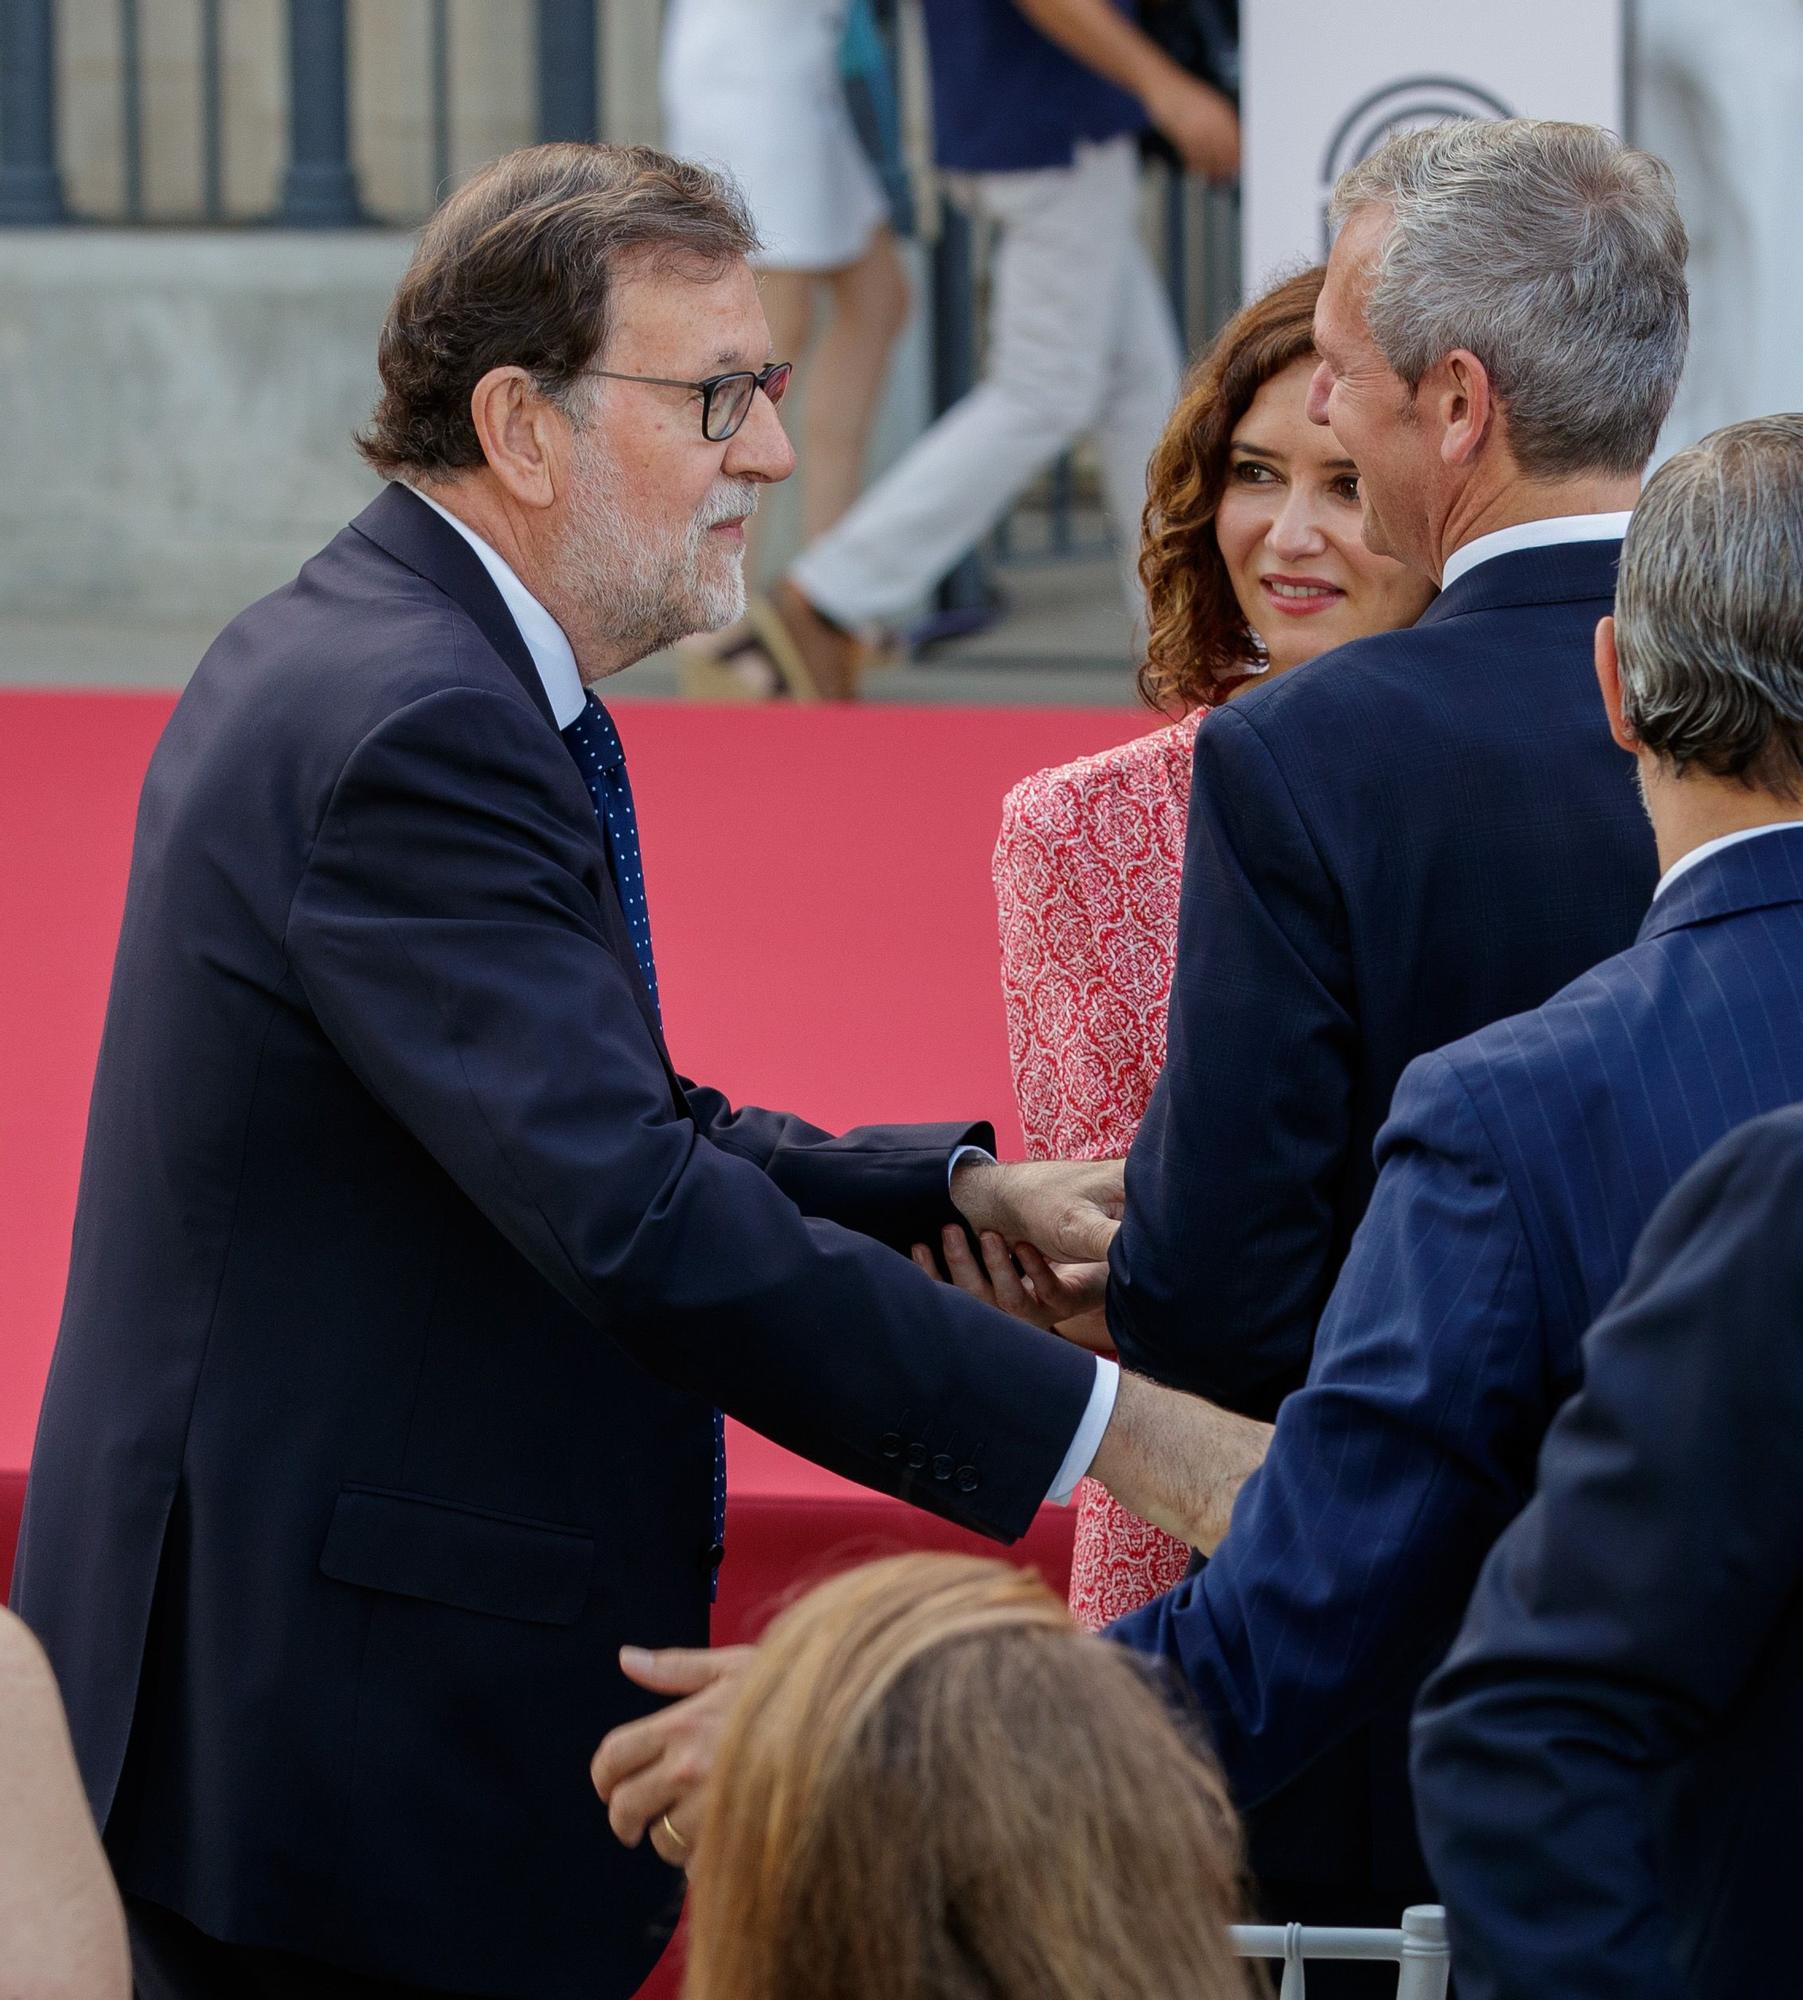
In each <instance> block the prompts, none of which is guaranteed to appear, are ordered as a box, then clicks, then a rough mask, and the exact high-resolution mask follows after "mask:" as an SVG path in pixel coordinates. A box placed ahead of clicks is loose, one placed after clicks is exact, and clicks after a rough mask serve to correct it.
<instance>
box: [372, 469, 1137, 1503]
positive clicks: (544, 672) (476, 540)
mask: <svg viewBox="0 0 1803 2000" xmlns="http://www.w3.org/2000/svg"><path fill="white" fill-rule="evenodd" d="M407 490H408V491H409V492H410V493H412V494H413V495H414V497H415V498H416V499H419V500H423V501H424V502H425V503H426V505H427V506H428V507H430V508H431V510H432V511H433V513H434V514H436V515H437V516H438V517H439V518H440V519H441V520H444V521H448V522H449V523H450V524H451V526H452V527H453V528H455V529H456V530H457V532H458V534H460V535H461V536H462V537H463V539H464V540H465V541H466V542H468V543H469V545H470V547H471V548H472V549H474V550H475V552H476V557H477V560H478V561H479V562H480V563H481V565H482V567H483V568H484V569H485V570H487V572H488V574H489V577H490V578H491V580H492V581H493V583H494V586H495V588H496V589H497V590H498V591H499V592H500V593H501V602H502V603H503V604H505V605H506V606H507V612H508V616H509V617H511V618H512V620H513V622H514V624H515V625H516V626H518V628H519V634H520V637H521V638H522V639H523V640H524V641H525V642H526V650H527V652H529V653H530V654H531V655H532V664H533V665H534V666H535V667H536V668H537V669H538V677H539V679H540V680H541V681H542V682H543V683H544V689H545V698H546V700H548V701H549V702H550V704H551V713H552V715H554V716H555V717H556V719H557V726H558V728H559V729H567V728H569V726H570V724H571V723H572V722H574V721H575V720H576V718H577V717H578V716H579V715H580V714H581V713H582V711H583V709H584V707H585V706H586V705H587V702H588V696H587V695H586V694H585V693H584V692H583V687H582V676H581V674H580V673H579V672H578V671H577V668H576V655H575V653H574V652H573V651H572V650H571V647H570V642H569V640H568V639H567V638H566V637H565V636H564V630H563V627H562V626H561V625H559V624H558V622H557V620H556V619H555V618H553V617H552V616H551V614H550V612H548V611H547V610H546V609H545V607H544V606H543V605H542V604H541V603H539V601H538V599H537V598H536V597H534V596H533V595H532V593H531V591H529V590H528V589H527V588H526V586H525V585H524V584H523V583H522V582H521V581H520V580H519V578H518V577H517V576H515V575H514V573H513V570H512V568H511V567H510V566H509V565H508V563H507V561H506V560H505V558H504V557H503V556H502V555H501V554H500V552H499V551H498V550H497V549H494V548H492V547H491V546H490V545H489V544H488V543H487V542H485V541H484V540H483V539H482V537H481V536H480V535H479V534H477V533H476V531H475V529H474V528H472V527H470V526H468V525H467V523H465V522H463V521H460V520H458V518H457V516H456V515H455V514H453V513H452V512H451V511H450V509H449V508H447V507H441V506H440V505H439V504H438V502H437V501H436V500H434V499H433V498H432V497H431V495H430V494H428V493H421V492H420V490H419V488H418V487H417V486H412V487H409V488H408V489H407ZM966 1153H978V1154H981V1155H982V1157H983V1158H984V1159H988V1158H990V1157H991V1156H990V1155H989V1154H987V1153H984V1152H983V1149H982V1148H981V1147H980V1146H960V1147H958V1148H957V1149H956V1150H955V1151H954V1152H953V1154H952V1157H951V1159H950V1161H949V1162H948V1163H947V1166H946V1180H947V1184H948V1185H949V1184H950V1180H951V1173H952V1169H953V1168H954V1167H956V1166H957V1164H958V1162H959V1161H960V1160H961V1159H962V1158H963V1157H964V1155H965V1154H966ZM1120 1384H1121V1371H1120V1368H1119V1366H1118V1365H1117V1364H1116V1363H1115V1362H1113V1361H1110V1360H1109V1359H1108V1358H1107V1356H1105V1355H1100V1354H1099V1355H1097V1356H1096V1378H1095V1382H1094V1384H1093V1385H1092V1386H1091V1388H1090V1392H1089V1402H1088V1405H1087V1407H1086V1408H1085V1409H1084V1412H1083V1416H1082V1419H1081V1421H1080V1422H1079V1423H1078V1425H1077V1434H1076V1436H1075V1437H1074V1438H1072V1439H1071V1447H1070V1450H1069V1451H1067V1452H1066V1453H1065V1454H1064V1463H1063V1464H1062V1465H1061V1466H1059V1468H1058V1471H1057V1474H1056V1476H1055V1477H1054V1478H1053V1480H1052V1486H1051V1491H1050V1492H1048V1493H1047V1495H1046V1498H1047V1499H1048V1500H1051V1501H1055V1502H1056V1503H1057V1504H1058V1505H1059V1506H1060V1507H1062V1506H1065V1505H1067V1504H1068V1503H1069V1501H1070V1497H1071V1495H1072V1494H1073V1493H1075V1492H1076V1490H1077V1484H1078V1482H1079V1481H1080V1480H1081V1479H1082V1477H1083V1475H1084V1474H1085V1473H1086V1472H1087V1471H1088V1470H1089V1468H1090V1466H1091V1465H1092V1464H1094V1462H1095V1456H1096V1453H1097V1451H1098V1450H1099V1449H1100V1448H1101V1443H1102V1433H1103V1432H1104V1431H1105V1430H1107V1428H1108V1420H1109V1418H1111V1417H1112V1416H1113V1415H1114V1399H1115V1397H1116V1396H1117V1395H1118V1394H1119V1392H1120Z"/></svg>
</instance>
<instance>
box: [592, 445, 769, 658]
mask: <svg viewBox="0 0 1803 2000" xmlns="http://www.w3.org/2000/svg"><path fill="white" fill-rule="evenodd" d="M757 497H758V496H757V488H756V487H755V486H753V485H752V484H751V483H750V482H749V481H746V480H724V481H722V482H720V484H719V485H718V486H717V487H716V488H715V490H714V491H713V492H712V493H711V494H709V496H708V498H707V500H706V501H705V502H704V503H703V504H702V506H701V508H700V509H699V511H698V512H697V513H696V516H695V518H694V520H693V521H691V522H690V523H689V527H688V530H687V532H686V533H685V534H684V535H683V537H682V539H681V541H680V542H678V543H676V544H675V545H674V546H672V545H671V544H670V543H668V542H660V541H657V540H654V539H653V538H652V537H651V536H649V535H647V534H646V533H645V532H644V531H643V530H642V529H640V528H638V527H636V526H635V525H634V524H633V523H632V522H631V521H629V520H628V519H627V516H626V513H625V510H624V509H623V508H622V507H621V506H620V504H619V501H618V500H617V499H616V498H615V497H614V494H613V492H612V491H611V490H610V483H609V482H608V481H606V480H605V479H599V480H596V481H595V482H594V483H593V485H592V486H590V487H588V488H586V489H585V490H584V491H583V493H582V495H581V497H580V499H573V500H572V503H571V509H570V528H569V534H568V536H567V538H566V540H565V543H564V548H563V553H562V556H561V559H560V561H559V564H558V567H559V569H560V570H561V571H562V572H563V579H564V584H565V588H566V590H567V592H568V601H569V602H571V603H573V604H575V605H578V606H580V608H581V611H582V614H583V623H584V625H585V627H586V628H587V629H588V630H589V631H591V632H593V633H595V634H596V635H597V636H598V637H600V638H602V639H603V640H604V641H605V643H606V644H607V645H608V647H609V649H610V650H618V651H621V652H625V653H627V654H629V655H630V657H631V658H632V659H635V660H642V659H643V658H644V657H645V655H646V654H647V653H655V652H657V651H658V650H659V648H660V647H663V646H669V645H673V644H674V643H675V641H676V640H678V639H682V638H686V637H687V636H688V635H689V634H690V633H691V632H717V631H719V630H721V629H722V628H723V627H724V626H727V625H730V624H732V623H733V621H734V620H735V619H737V618H739V617H740V616H742V615H743V613H744V610H745V566H744V562H743V560H742V558H741V557H740V556H739V555H736V554H735V555H734V556H733V557H731V558H728V557H727V556H726V554H725V552H724V551H723V550H721V549H717V548H713V547H710V545H709V542H708V531H709V529H710V528H712V527H713V526H714V525H715V524H716V523H717V522H720V521H723V520H731V519H734V518H736V517H737V516H739V515H741V514H745V513H748V512H750V511H751V510H752V509H753V508H755V507H756V505H757Z"/></svg>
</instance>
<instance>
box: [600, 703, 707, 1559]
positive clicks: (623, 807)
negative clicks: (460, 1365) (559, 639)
mask: <svg viewBox="0 0 1803 2000" xmlns="http://www.w3.org/2000/svg"><path fill="white" fill-rule="evenodd" d="M563 740H564V741H565V742H566V743H567V744H568V745H569V746H570V754H571V756H573V757H574V758H575V759H576V768H577V769H578V770H579V771H580V772H581V773H582V782H583V783H584V784H585V785H587V787H588V795H589V797H590V798H591V799H593V800H594V802H595V816H596V818H597V819H599V820H600V822H601V825H602V829H603V831H604V832H605V833H606V835H607V858H608V862H609V865H610V866H611V867H612V869H613V878H614V888H615V890H616V891H617V892H618V894H619V898H620V908H621V910H622V912H623V913H624V914H625V918H626V929H627V931H628V933H629V934H630V936H631V938H632V955H633V957H634V958H636V959H637V960H638V966H639V973H640V975H641V977H642V978H643V979H644V982H645V987H646V990H647V991H648V992H649V993H650V995H651V1006H652V1010H653V1011H654V1012H655V1013H656V1015H657V1017H658V1019H659V1020H660V1021H661V1020H662V1019H663V1008H662V1006H661V1004H660V1003H659V1001H658V997H657V963H656V961H655V960H654V959H653V958H652V956H651V913H650V911H649V910H648V909H647V908H646V907H645V871H644V868H643V867H642V866H641V864H640V861H639V823H638V819H637V817H636V816H635V814H634V813H633V810H632V786H631V785H630V784H629V783H628V782H627V777H626V752H625V751H624V750H623V749H622V748H621V747H620V732H619V731H618V730H617V729H616V728H615V727H614V719H613V717H612V716H611V715H609V714H608V712H607V710H606V709H604V708H603V707H602V706H601V704H600V703H599V702H598V701H597V700H596V699H595V697H594V696H593V695H592V694H591V695H590V696H589V697H588V704H587V706H586V707H585V708H584V709H583V711H582V713H581V714H580V715H579V716H578V717H577V718H576V720H575V721H574V722H572V723H571V724H570V726H569V728H567V729H566V730H565V731H564V732H563ZM725 1542H726V1419H725V1417H723V1416H722V1415H721V1413H720V1412H719V1411H718V1410H716V1411H715V1412H714V1551H715V1552H718V1551H720V1550H722V1549H723V1548H724V1546H725ZM719 1580H720V1572H719V1569H718V1567H717V1565H716V1566H715V1567H714V1568H713V1569H712V1571H711V1574H710V1578H709V1586H708V1588H709V1595H710V1596H711V1595H712V1594H713V1592H714V1591H715V1590H717V1589H718V1587H719Z"/></svg>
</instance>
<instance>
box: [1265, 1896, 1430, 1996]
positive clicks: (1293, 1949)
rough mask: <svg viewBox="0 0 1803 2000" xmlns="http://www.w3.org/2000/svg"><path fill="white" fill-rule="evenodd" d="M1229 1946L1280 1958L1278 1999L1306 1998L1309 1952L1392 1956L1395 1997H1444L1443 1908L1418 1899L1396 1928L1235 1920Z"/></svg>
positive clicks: (1352, 1956)
mask: <svg viewBox="0 0 1803 2000" xmlns="http://www.w3.org/2000/svg"><path fill="white" fill-rule="evenodd" d="M1233 1948H1234V1950H1235V1951H1237V1952H1238V1953H1239V1955H1240V1956H1241V1957H1242V1958H1276V1959H1281V1960H1282V1961H1283V1984H1282V1985H1281V1986H1280V1987H1279V1988H1278V2000H1305V1991H1304V1986H1303V1979H1304V1973H1303V1969H1302V1967H1303V1961H1304V1960H1305V1959H1310V1958H1339V1959H1367V1960H1369V1959H1386V1958H1387V1959H1392V1960H1394V1961H1395V1962H1396V1963H1397V1964H1398V1965H1400V1966H1401V1968H1402V1970H1401V1973H1400V1975H1399V1976H1398V1978H1397V1981H1396V2000H1446V1988H1447V1985H1448V1983H1449V1982H1450V1980H1451V1978H1452V1951H1451V1948H1450V1947H1449V1946H1448V1944H1447V1942H1446V1912H1445V1911H1444V1910H1443V1909H1442V1908H1441V1907H1440V1905H1439V1904H1438V1903H1420V1904H1417V1905H1416V1906H1415V1907H1414V1908H1413V1909H1408V1910H1404V1911H1403V1913H1402V1928H1401V1929H1400V1930H1394V1931H1360V1930H1338V1929H1335V1928H1333V1927H1332V1926H1330V1925H1326V1924H1235V1925H1234V1927H1233Z"/></svg>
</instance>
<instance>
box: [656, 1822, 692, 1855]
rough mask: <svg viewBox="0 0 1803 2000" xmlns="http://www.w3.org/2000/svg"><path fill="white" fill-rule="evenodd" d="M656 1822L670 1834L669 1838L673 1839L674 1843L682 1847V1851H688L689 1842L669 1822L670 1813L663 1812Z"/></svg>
mask: <svg viewBox="0 0 1803 2000" xmlns="http://www.w3.org/2000/svg"><path fill="white" fill-rule="evenodd" d="M658 1824H659V1825H660V1826H661V1827H662V1828H663V1830H664V1831H665V1832H666V1833H667V1834H668V1835H669V1836H670V1838H671V1839H672V1840H673V1841H675V1843H676V1845H677V1846H678V1847H680V1848H681V1849H682V1851H683V1853H685V1854H687V1853H688V1851H689V1843H688V1842H687V1841H686V1840H684V1839H683V1837H682V1835H681V1834H680V1833H678V1832H677V1831H676V1828H675V1826H674V1825H673V1824H672V1823H671V1819H670V1815H669V1814H668V1813H665V1814H664V1815H663V1816H662V1817H661V1818H660V1819H659V1821H658Z"/></svg>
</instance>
